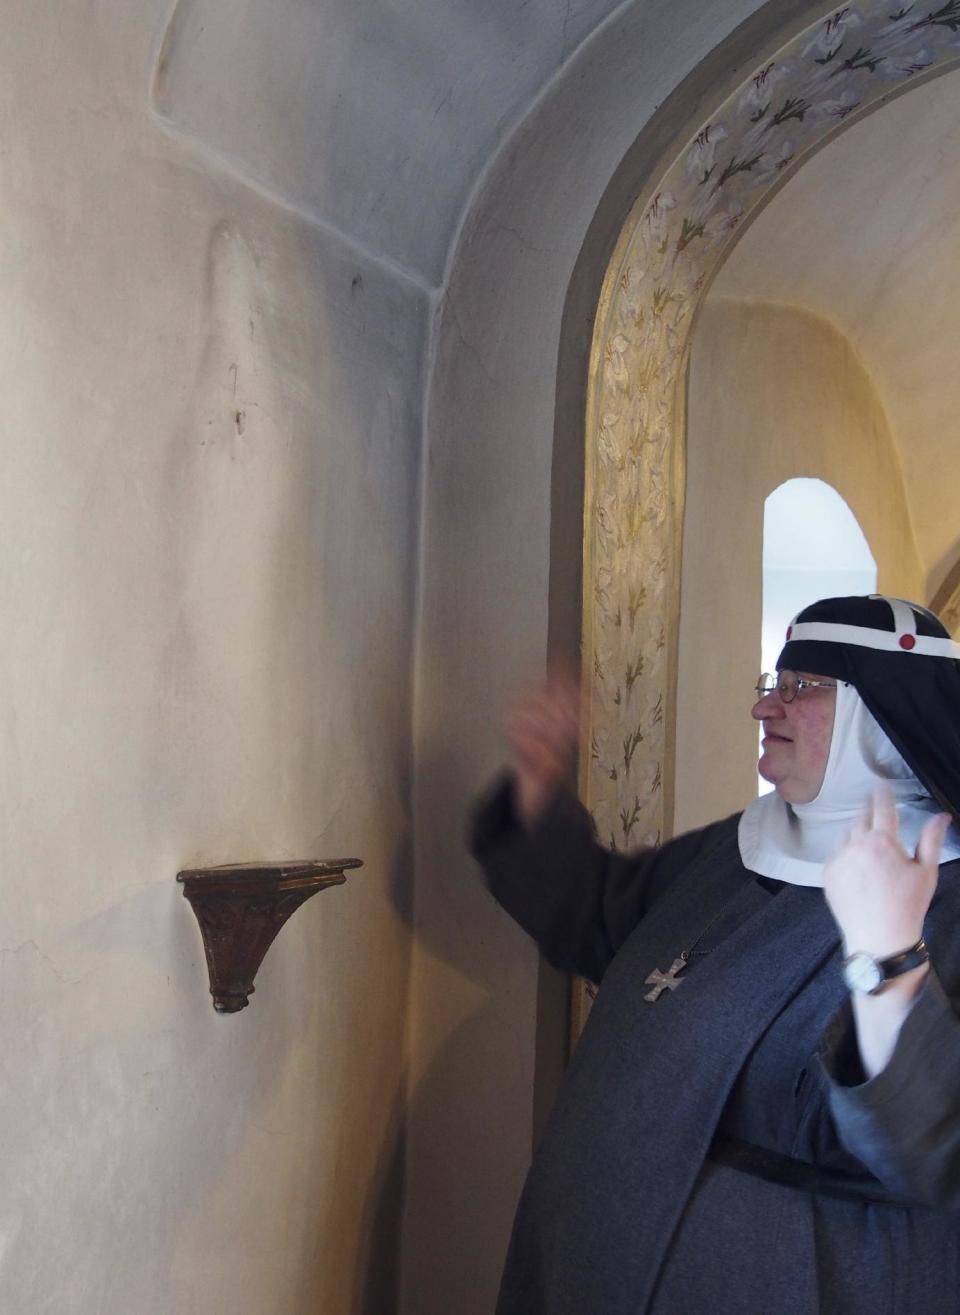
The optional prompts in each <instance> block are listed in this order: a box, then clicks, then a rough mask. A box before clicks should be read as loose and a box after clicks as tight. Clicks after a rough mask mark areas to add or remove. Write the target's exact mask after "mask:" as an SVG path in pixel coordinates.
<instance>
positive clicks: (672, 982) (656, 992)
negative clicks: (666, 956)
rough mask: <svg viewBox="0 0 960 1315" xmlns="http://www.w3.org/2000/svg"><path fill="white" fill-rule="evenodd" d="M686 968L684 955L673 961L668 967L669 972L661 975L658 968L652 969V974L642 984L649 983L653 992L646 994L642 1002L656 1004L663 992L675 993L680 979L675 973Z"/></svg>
mask: <svg viewBox="0 0 960 1315" xmlns="http://www.w3.org/2000/svg"><path fill="white" fill-rule="evenodd" d="M686 966H687V958H686V955H681V957H680V958H679V959H674V961H673V963H672V964H671V965H670V971H669V972H666V973H662V972H661V971H660V969H659V968H654V970H653V972H652V973H651V974H650V976H649V977H648V978H646V980H645V982H644V985H647V984H648V983H649V984H650V985H651V986H652V987H653V990H652V991H648V992H647V994H646V995H645V996H644V997H643V998H644V1000H649V1001H650V1003H651V1004H656V1002H657V1001H658V1000H659V999H660V997H661V995H663V993H664V991H675V990H676V989H677V987H678V986H679V985H680V984H681V983H680V979H679V978H678V977H677V973H681V972H683V970H684V968H686Z"/></svg>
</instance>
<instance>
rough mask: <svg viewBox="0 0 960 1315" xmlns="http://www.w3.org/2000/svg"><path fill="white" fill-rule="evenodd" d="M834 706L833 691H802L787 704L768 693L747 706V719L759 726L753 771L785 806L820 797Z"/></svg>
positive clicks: (806, 675) (806, 676) (807, 675)
mask: <svg viewBox="0 0 960 1315" xmlns="http://www.w3.org/2000/svg"><path fill="white" fill-rule="evenodd" d="M797 674H798V675H799V676H802V677H803V678H804V679H805V680H829V679H830V677H829V676H817V675H814V674H813V673H811V672H808V671H800V672H798V673H797ZM836 706H837V691H836V689H803V690H801V691H800V693H799V694H798V695H797V697H796V698H795V699H794V700H793V701H792V702H791V703H784V701H783V700H782V699H781V697H780V695H779V694H778V693H777V691H776V690H773V691H772V692H771V693H770V694H764V695H763V696H762V698H759V699H757V701H756V703H755V704H754V705H753V709H752V712H751V715H752V716H753V717H754V718H755V720H756V721H759V722H762V723H763V740H762V743H761V747H762V750H763V752H762V753H761V755H760V763H759V765H758V768H757V770H758V771H759V773H760V775H761V776H762V777H763V778H764V780H765V781H769V782H770V784H771V785H773V786H775V787H776V790H777V793H778V794H779V795H780V797H781V798H782V799H785V800H786V801H787V803H788V804H808V803H809V802H810V801H811V799H816V797H817V795H818V794H819V793H820V786H821V785H822V784H823V774H824V772H825V771H826V769H827V756H828V755H829V753H830V740H831V738H832V736H833V715H834V712H835V710H836Z"/></svg>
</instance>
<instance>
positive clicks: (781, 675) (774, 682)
mask: <svg viewBox="0 0 960 1315" xmlns="http://www.w3.org/2000/svg"><path fill="white" fill-rule="evenodd" d="M836 688H837V682H836V681H835V680H807V679H806V678H805V677H804V676H798V675H797V673H796V672H795V671H765V672H764V673H763V675H762V676H761V677H760V679H759V680H758V681H757V684H756V690H757V698H758V699H762V698H763V696H764V694H772V693H773V691H774V690H776V691H777V694H778V695H779V696H780V702H781V703H792V702H793V700H794V699H795V698H796V697H797V695H798V694H799V693H800V691H801V690H805V689H836Z"/></svg>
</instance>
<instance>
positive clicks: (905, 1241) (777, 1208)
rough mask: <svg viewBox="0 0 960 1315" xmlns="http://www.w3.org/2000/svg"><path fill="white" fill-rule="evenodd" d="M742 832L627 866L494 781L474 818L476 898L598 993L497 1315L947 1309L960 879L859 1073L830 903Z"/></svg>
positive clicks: (720, 828) (940, 1313) (903, 1313)
mask: <svg viewBox="0 0 960 1315" xmlns="http://www.w3.org/2000/svg"><path fill="white" fill-rule="evenodd" d="M736 823H737V818H736V817H734V818H730V819H728V820H726V821H724V822H719V823H717V824H715V825H714V826H712V827H708V828H706V829H705V830H703V831H699V832H694V833H691V834H690V835H687V836H682V837H680V838H678V839H677V840H674V841H671V842H670V843H668V844H667V845H665V846H663V847H662V848H661V849H658V850H650V851H646V852H643V853H639V854H633V855H626V856H624V855H616V854H611V853H610V852H609V851H607V850H605V849H603V848H602V847H601V846H599V845H598V844H597V843H596V840H595V838H594V835H593V831H592V827H591V825H590V821H589V818H588V816H587V814H586V813H585V811H584V810H583V809H582V808H581V807H580V805H579V804H578V803H577V802H576V801H575V800H573V799H571V798H562V799H560V800H558V801H556V802H555V804H554V805H553V806H552V807H551V809H550V810H548V812H547V814H546V815H545V816H544V817H543V819H542V820H541V822H540V824H539V826H538V827H537V829H536V831H535V832H534V833H533V834H532V835H528V834H527V833H526V832H525V831H523V830H522V829H521V828H520V827H519V826H518V825H517V823H516V821H515V819H514V816H513V812H512V806H511V793H510V787H509V784H504V785H503V786H501V788H500V789H499V790H498V791H497V792H496V793H495V794H494V795H493V796H492V797H491V798H490V800H489V801H488V802H487V803H486V804H485V806H484V807H483V808H482V809H481V810H480V812H479V813H478V816H477V819H476V822H475V827H474V834H473V849H474V853H475V854H476V855H477V857H478V858H479V860H480V861H481V863H482V865H483V867H484V870H485V874H486V877H487V881H488V884H489V886H490V888H491V890H492V892H493V894H494V895H495V896H496V898H497V899H498V900H499V901H500V903H501V904H503V905H504V907H505V908H507V909H508V910H509V911H510V913H511V914H512V915H513V916H514V917H515V918H516V919H517V920H518V921H519V922H520V923H521V925H522V926H523V927H525V928H526V930H527V931H528V932H529V933H530V934H531V935H532V936H534V937H535V938H536V939H537V940H538V941H539V942H540V944H541V946H542V947H543V949H544V951H545V953H546V954H547V957H548V958H549V959H551V961H552V962H553V963H554V964H555V965H556V966H558V967H560V968H562V969H564V970H566V971H569V972H576V973H580V974H582V975H583V976H585V977H587V978H589V979H590V980H592V981H594V982H599V983H601V987H600V991H599V994H598V996H597V999H596V1002H595V1004H594V1006H593V1010H592V1012H591V1016H590V1019H589V1022H588V1024H587V1027H586V1029H585V1031H584V1034H583V1036H582V1038H581V1040H580V1042H579V1045H578V1046H577V1049H576V1052H575V1054H574V1057H573V1060H572V1062H571V1064H570V1067H569V1069H568V1072H567V1075H566V1077H565V1080H564V1083H563V1085H562V1088H561V1091H560V1093H559V1095H558V1097H557V1100H556V1103H555V1107H554V1109H553V1111H552V1114H551V1117H550V1120H549V1122H548V1126H547V1128H546V1130H545V1132H544V1135H543V1137H542V1139H541V1142H540V1145H539V1147H538V1149H537V1153H536V1156H535V1159H534V1163H533V1166H532V1168H531V1171H530V1175H529V1177H528V1180H527V1184H526V1187H525V1189H524V1192H523V1196H522V1198H521V1201H520V1205H519V1208H518V1211H517V1217H516V1222H515V1225H514V1231H513V1236H512V1239H511V1243H510V1249H509V1253H508V1257H507V1263H506V1268H505V1273H504V1277H503V1283H502V1287H501V1292H500V1299H499V1302H498V1305H497V1315H678V1313H680V1312H682V1313H683V1315H700V1313H701V1312H703V1313H704V1315H706V1312H711V1315H713V1313H714V1312H718V1313H719V1315H814V1313H815V1312H819V1313H820V1315H861V1312H862V1315H884V1313H889V1315H958V1312H960V1248H958V1240H960V1214H958V1213H955V1212H956V1211H957V1209H958V1207H960V1020H958V1017H957V1010H956V1008H955V1007H954V1005H953V1004H952V1003H951V1000H952V999H953V1000H956V999H958V998H960V863H952V864H948V865H945V866H944V867H943V868H942V869H941V879H940V885H939V889H938V892H937V896H936V898H935V900H934V903H933V905H932V907H931V910H930V914H929V916H928V920H927V925H926V928H925V932H926V937H927V941H928V944H929V946H930V952H931V960H932V964H933V966H934V971H933V972H932V973H931V975H930V977H929V978H928V980H927V983H926V984H925V986H924V988H923V989H922V991H921V993H920V994H919V996H918V998H917V1001H916V1003H915V1005H914V1007H913V1009H912V1010H911V1013H910V1014H909V1016H908V1018H907V1020H906V1022H905V1024H904V1026H903V1028H902V1031H901V1034H900V1038H899V1040H898V1043H897V1047H896V1050H895V1053H894V1055H893V1057H892V1059H891V1061H890V1063H889V1064H888V1066H887V1068H886V1069H884V1071H883V1072H882V1073H881V1074H879V1075H878V1076H877V1077H876V1078H874V1079H873V1080H871V1081H869V1082H868V1081H864V1075H863V1073H862V1071H861V1069H860V1065H859V1059H858V1056H857V1050H856V1043H855V1038H854V1033H853V1023H852V1016H851V1013H850V1009H849V1004H848V1003H847V1001H846V993H845V990H844V987H843V984H842V981H841V977H840V947H839V935H838V932H837V929H836V926H835V924H834V922H833V919H832V917H831V915H830V912H829V910H828V909H827V907H826V904H825V902H824V899H823V894H822V892H821V891H819V890H809V889H805V888H801V887H795V886H782V885H781V884H780V883H776V882H770V881H767V880H766V879H764V878H758V877H757V876H756V875H755V874H754V873H751V872H748V871H747V870H746V869H745V868H744V867H743V865H742V863H741V861H740V857H739V850H738V846H737V835H736ZM701 936H702V940H701V941H700V944H699V945H698V949H700V950H706V951H708V953H706V954H705V955H704V956H702V957H695V958H694V959H693V960H692V962H691V964H690V966H689V967H688V968H687V969H686V970H685V971H684V972H683V973H682V974H681V975H680V980H681V985H680V986H679V987H678V988H677V989H676V990H675V991H667V992H665V993H664V994H663V995H661V997H660V999H659V1000H658V1001H657V1002H656V1003H648V1002H647V1001H646V1000H645V999H644V995H645V994H646V993H647V992H648V991H649V990H650V986H649V985H648V984H647V983H646V978H647V976H648V975H649V974H650V973H651V971H652V970H653V969H657V968H658V969H660V970H661V971H664V972H665V971H666V970H667V969H669V967H670V965H671V963H672V962H673V961H674V959H676V958H677V957H678V956H679V954H680V953H681V951H683V950H688V949H690V947H691V946H692V945H693V943H694V942H695V941H696V940H697V938H698V937H701Z"/></svg>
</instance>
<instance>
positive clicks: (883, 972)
mask: <svg viewBox="0 0 960 1315" xmlns="http://www.w3.org/2000/svg"><path fill="white" fill-rule="evenodd" d="M929 958H930V955H929V954H928V953H927V945H926V942H925V941H924V939H923V937H922V936H921V937H920V939H919V940H918V941H917V943H916V945H911V946H910V948H909V950H901V951H900V953H899V954H892V955H891V956H890V957H889V959H875V958H874V957H873V955H872V954H867V953H866V952H865V951H864V950H859V951H858V952H857V953H856V954H851V955H849V957H848V958H846V959H844V961H843V980H844V981H845V982H846V984H847V986H848V987H849V989H850V990H851V991H859V992H860V994H861V995H876V994H877V993H878V992H879V991H882V990H883V988H884V987H885V986H886V984H887V983H888V982H889V981H890V980H891V979H892V978H894V977H899V976H900V974H901V973H908V972H909V971H910V969H911V968H919V967H920V965H921V964H922V963H926V962H927V960H928V959H929Z"/></svg>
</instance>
